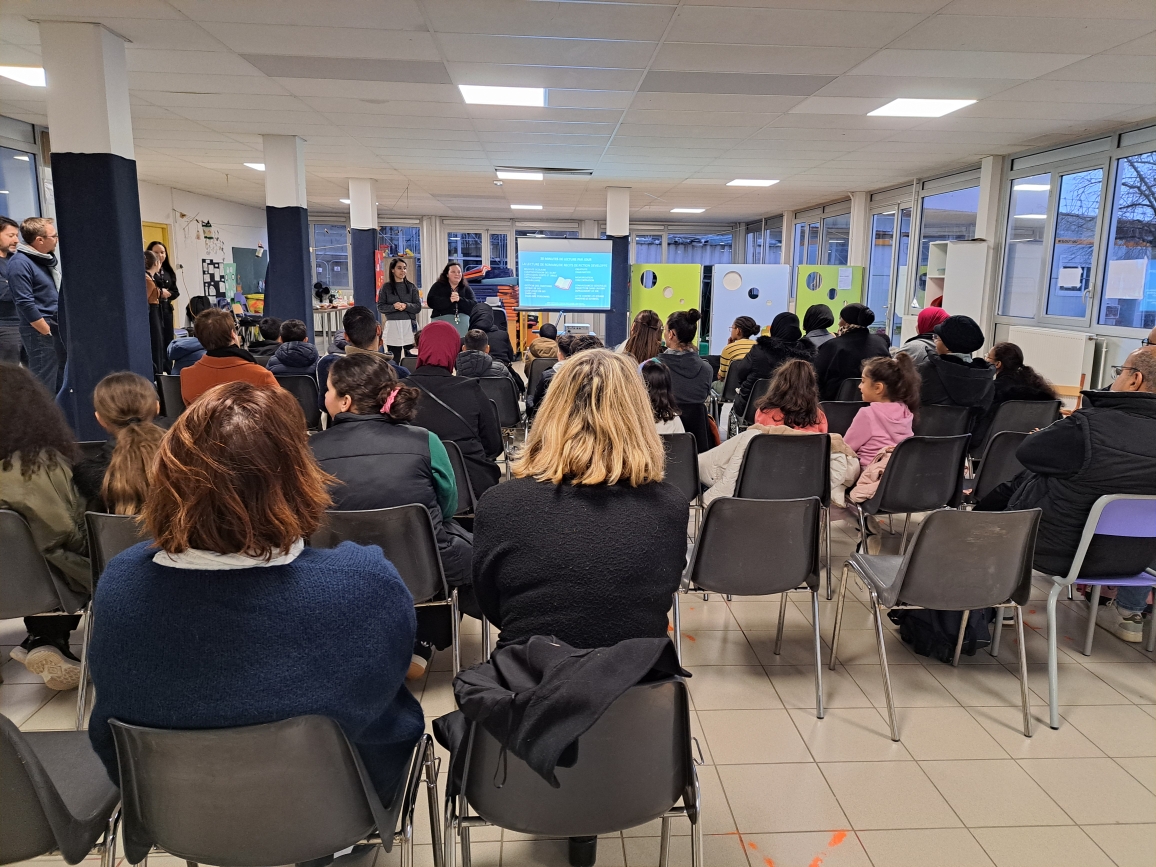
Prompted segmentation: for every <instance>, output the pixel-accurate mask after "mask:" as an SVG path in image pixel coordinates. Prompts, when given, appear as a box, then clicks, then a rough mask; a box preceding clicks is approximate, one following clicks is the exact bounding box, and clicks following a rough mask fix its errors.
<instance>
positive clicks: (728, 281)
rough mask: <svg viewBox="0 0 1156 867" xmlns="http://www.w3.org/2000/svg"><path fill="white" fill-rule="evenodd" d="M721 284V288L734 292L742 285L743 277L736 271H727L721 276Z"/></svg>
mask: <svg viewBox="0 0 1156 867" xmlns="http://www.w3.org/2000/svg"><path fill="white" fill-rule="evenodd" d="M722 284H723V288H725V289H730V290H731V291H732V292H734V291H735V290H736V289H738V288H739V287H740V286H742V285H743V275H742V274H740V273H739V272H738V271H727V272H726V273H725V274H723V279H722Z"/></svg>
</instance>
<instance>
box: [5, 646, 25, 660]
mask: <svg viewBox="0 0 1156 867" xmlns="http://www.w3.org/2000/svg"><path fill="white" fill-rule="evenodd" d="M8 656H9V658H10V659H15V660H16V661H17V662H19V663H21V664H23V663H24V660H26V659H27V658H28V651H27V650H25V649H24V648H23V646H17V647H13V648H12V650H10V651H9V652H8Z"/></svg>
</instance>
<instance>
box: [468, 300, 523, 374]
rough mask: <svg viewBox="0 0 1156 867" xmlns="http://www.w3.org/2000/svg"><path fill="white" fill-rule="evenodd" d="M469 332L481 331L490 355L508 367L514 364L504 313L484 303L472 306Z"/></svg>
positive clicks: (511, 344)
mask: <svg viewBox="0 0 1156 867" xmlns="http://www.w3.org/2000/svg"><path fill="white" fill-rule="evenodd" d="M470 330H471V331H482V332H484V333H485V335H486V340H487V341H488V342H489V346H490V354H491V355H492V356H494V358H495V359H497V360H498V361H500V362H501V363H502V364H504V365H506V366H507V367H509V366H510V365H511V364H513V363H514V345H513V343H511V342H510V332H509V330H508V329H507V328H506V311H505V310H503V309H502V308H501V307H494V306H491V305H490V304H487V303H486V302H484V301H483V302H480V303H478V304H475V305H474V309H473V310H472V311H470Z"/></svg>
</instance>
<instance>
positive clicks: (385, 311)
mask: <svg viewBox="0 0 1156 867" xmlns="http://www.w3.org/2000/svg"><path fill="white" fill-rule="evenodd" d="M408 271H409V265H408V264H406V261H405V259H400V258H397V257H396V256H395V257H394V258H392V259H390V260H389V270H388V271H387V272H386V278H385V283H384V284H382V287H381V292H379V293H378V295H377V310H378V312H379V313H381V318H382V319H383V320H385V330H384V332H383V333H382V335H381V340H382V342H383V343H384V344H385V348H386V351H388V352H392V353H393V360H394V361H396V362H397V363H398V364H400V363H401V358H402V356H403V355H404V354H405V349H406V347H407V346H413V332H414V323H416V322H417V314H418V313H419V312H421V295H419V294H418V291H417V287H416V286H415V285H413V283H411V282H410V281H409V277H408ZM324 384H325V383H322V385H324Z"/></svg>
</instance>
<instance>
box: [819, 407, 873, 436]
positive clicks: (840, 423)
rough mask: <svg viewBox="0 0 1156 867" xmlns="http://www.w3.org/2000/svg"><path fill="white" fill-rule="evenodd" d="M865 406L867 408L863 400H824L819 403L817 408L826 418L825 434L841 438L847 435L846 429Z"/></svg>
mask: <svg viewBox="0 0 1156 867" xmlns="http://www.w3.org/2000/svg"><path fill="white" fill-rule="evenodd" d="M865 406H867V401H865V400H824V401H822V402H820V403H819V408H820V409H821V410H823V415H825V416H827V433H833V434H839V436H843V435H844V434H845V433H847V428H849V427H851V422H853V421H854V420H855V414H856V413H857V412H859V410H861V409H862V408H863V407H865Z"/></svg>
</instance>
